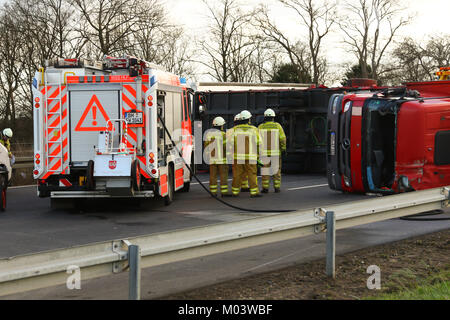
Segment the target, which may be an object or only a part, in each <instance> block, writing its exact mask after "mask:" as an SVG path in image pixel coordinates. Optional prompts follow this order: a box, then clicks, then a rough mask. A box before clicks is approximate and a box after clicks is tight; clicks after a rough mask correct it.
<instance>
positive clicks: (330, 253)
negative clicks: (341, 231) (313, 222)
mask: <svg viewBox="0 0 450 320" xmlns="http://www.w3.org/2000/svg"><path fill="white" fill-rule="evenodd" d="M326 221H327V268H326V269H327V270H326V272H327V276H328V277H332V278H333V279H334V278H335V277H336V271H335V266H336V261H335V260H336V216H335V214H334V211H327V213H326Z"/></svg>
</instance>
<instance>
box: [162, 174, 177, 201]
mask: <svg viewBox="0 0 450 320" xmlns="http://www.w3.org/2000/svg"><path fill="white" fill-rule="evenodd" d="M168 178H169V179H168V181H167V185H168V193H167V196H166V197H165V198H164V204H165V205H166V206H168V205H170V204H171V203H172V202H173V197H174V194H175V188H174V186H173V169H172V168H170V169H169V177H168Z"/></svg>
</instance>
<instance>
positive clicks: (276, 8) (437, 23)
mask: <svg viewBox="0 0 450 320" xmlns="http://www.w3.org/2000/svg"><path fill="white" fill-rule="evenodd" d="M163 1H164V2H165V3H166V5H167V9H168V12H169V14H170V16H171V18H172V19H173V21H175V22H177V23H179V24H183V25H184V26H185V27H186V29H187V32H189V33H190V34H192V35H198V36H202V35H203V34H205V32H206V30H207V29H206V28H205V27H206V26H207V24H208V19H207V18H206V15H207V13H208V12H207V9H206V8H205V5H204V4H203V2H202V0H163ZM213 1H214V0H213ZM339 2H340V3H341V4H342V3H343V2H344V1H343V0H339ZM398 2H399V3H400V4H401V5H402V6H403V7H405V8H406V9H405V15H414V16H415V18H414V20H413V22H412V23H411V24H410V25H408V26H406V27H404V28H403V29H402V30H401V32H400V33H399V37H398V38H397V39H398V40H401V38H402V37H405V36H411V37H413V38H415V39H423V38H425V37H426V36H428V35H432V34H439V33H440V34H442V33H448V32H449V22H448V19H447V18H446V17H445V13H448V12H450V0H398ZM241 3H242V4H243V5H242V6H243V7H244V8H251V7H255V6H257V5H258V4H259V3H263V4H266V5H268V7H269V8H270V9H271V12H272V18H273V19H274V21H275V22H276V24H277V25H278V27H279V28H280V29H281V30H283V31H284V32H286V34H288V35H289V36H290V37H292V38H299V37H301V35H302V34H303V35H304V34H305V32H304V29H302V26H301V25H300V24H299V20H298V19H296V16H295V13H293V12H292V10H291V9H288V8H285V7H284V6H283V4H281V3H279V2H278V1H277V0H242V1H241ZM337 31H338V30H337ZM342 37H343V35H342V32H341V33H337V32H335V33H334V34H331V35H330V36H329V37H328V39H327V40H326V43H324V47H323V48H324V49H325V50H324V53H326V55H327V58H328V61H329V62H330V64H331V65H332V66H336V65H337V64H342V63H351V62H354V58H353V57H352V56H349V55H348V54H346V53H345V50H343V48H342V47H343V44H342Z"/></svg>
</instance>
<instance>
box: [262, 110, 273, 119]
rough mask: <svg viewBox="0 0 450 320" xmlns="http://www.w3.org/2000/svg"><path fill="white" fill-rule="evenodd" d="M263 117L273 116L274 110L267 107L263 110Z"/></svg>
mask: <svg viewBox="0 0 450 320" xmlns="http://www.w3.org/2000/svg"><path fill="white" fill-rule="evenodd" d="M264 117H272V118H275V111H273V110H272V109H267V110H266V111H265V112H264Z"/></svg>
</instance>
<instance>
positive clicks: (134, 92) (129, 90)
mask: <svg viewBox="0 0 450 320" xmlns="http://www.w3.org/2000/svg"><path fill="white" fill-rule="evenodd" d="M123 87H124V88H125V89H127V90H128V92H129V93H131V95H132V96H133V97H135V98H136V90H134V88H133V87H132V86H130V85H129V84H124V85H123Z"/></svg>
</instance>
